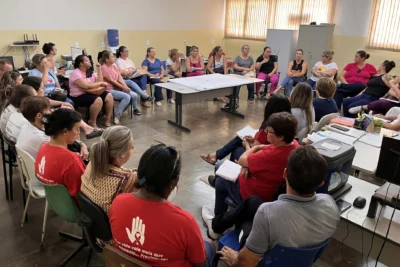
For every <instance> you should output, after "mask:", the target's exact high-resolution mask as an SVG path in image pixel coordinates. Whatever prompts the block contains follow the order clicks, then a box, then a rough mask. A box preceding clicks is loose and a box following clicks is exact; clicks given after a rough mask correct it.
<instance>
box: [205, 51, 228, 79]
mask: <svg viewBox="0 0 400 267" xmlns="http://www.w3.org/2000/svg"><path fill="white" fill-rule="evenodd" d="M207 71H208V72H209V73H211V74H214V73H219V74H227V73H228V68H227V60H226V57H225V56H224V50H223V49H222V47H221V46H216V47H214V49H213V50H212V56H211V57H210V58H209V59H208V63H207Z"/></svg>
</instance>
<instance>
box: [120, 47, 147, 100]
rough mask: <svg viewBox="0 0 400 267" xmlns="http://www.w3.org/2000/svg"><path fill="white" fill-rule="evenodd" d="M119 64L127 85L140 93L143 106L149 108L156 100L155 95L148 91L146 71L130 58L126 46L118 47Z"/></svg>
mask: <svg viewBox="0 0 400 267" xmlns="http://www.w3.org/2000/svg"><path fill="white" fill-rule="evenodd" d="M116 56H117V60H116V61H115V64H117V66H118V68H119V69H120V73H121V76H122V78H124V80H125V83H126V85H127V86H128V87H129V88H130V89H131V90H132V91H133V92H135V93H137V94H139V95H140V99H141V101H142V106H143V107H146V108H149V107H151V105H150V103H151V102H152V101H153V100H154V98H153V97H151V96H149V95H148V94H147V92H146V87H147V77H146V75H145V74H146V72H145V71H144V70H143V69H141V68H136V67H135V64H133V61H132V60H130V59H129V58H128V56H129V51H128V48H126V46H123V45H122V46H120V47H119V48H118V49H117V53H116Z"/></svg>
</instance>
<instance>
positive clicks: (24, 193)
mask: <svg viewBox="0 0 400 267" xmlns="http://www.w3.org/2000/svg"><path fill="white" fill-rule="evenodd" d="M28 195H29V192H28ZM22 202H24V207H25V206H26V192H25V189H23V188H22ZM25 222H28V213H26V215H25Z"/></svg>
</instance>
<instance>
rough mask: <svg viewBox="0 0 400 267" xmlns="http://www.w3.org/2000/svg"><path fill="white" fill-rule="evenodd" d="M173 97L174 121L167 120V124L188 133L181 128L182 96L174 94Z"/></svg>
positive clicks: (187, 129) (186, 129)
mask: <svg viewBox="0 0 400 267" xmlns="http://www.w3.org/2000/svg"><path fill="white" fill-rule="evenodd" d="M175 96H176V99H175V121H171V120H168V123H169V124H172V125H173V126H175V127H178V128H179V129H181V130H184V131H186V132H188V133H190V132H191V130H190V129H189V128H186V127H184V126H182V94H179V93H175Z"/></svg>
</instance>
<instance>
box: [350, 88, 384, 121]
mask: <svg viewBox="0 0 400 267" xmlns="http://www.w3.org/2000/svg"><path fill="white" fill-rule="evenodd" d="M378 99H379V97H377V96H372V95H370V94H367V93H362V94H361V95H359V96H355V97H350V98H346V99H345V100H343V115H344V116H345V117H354V115H352V114H350V113H349V109H350V108H354V107H358V106H364V105H368V104H369V103H371V102H374V101H376V100H378Z"/></svg>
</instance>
